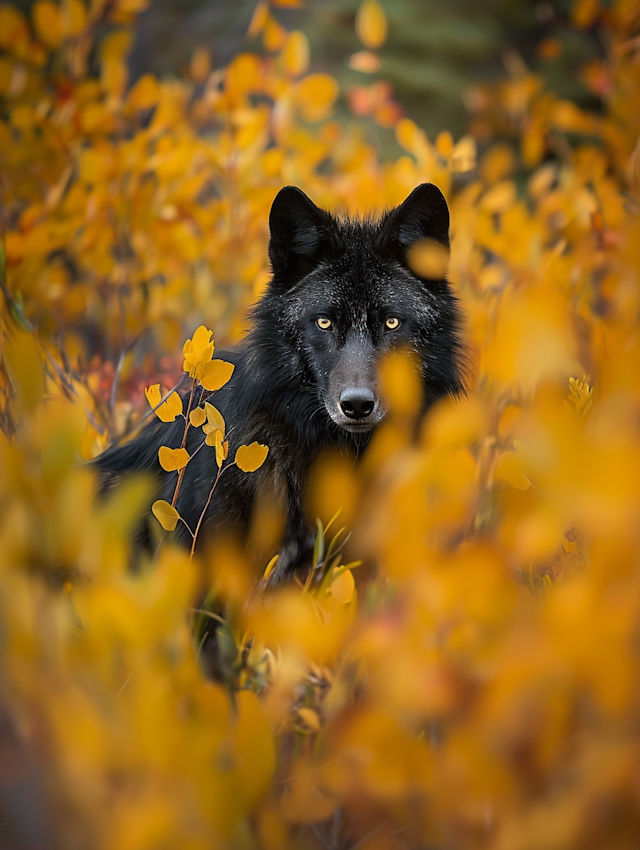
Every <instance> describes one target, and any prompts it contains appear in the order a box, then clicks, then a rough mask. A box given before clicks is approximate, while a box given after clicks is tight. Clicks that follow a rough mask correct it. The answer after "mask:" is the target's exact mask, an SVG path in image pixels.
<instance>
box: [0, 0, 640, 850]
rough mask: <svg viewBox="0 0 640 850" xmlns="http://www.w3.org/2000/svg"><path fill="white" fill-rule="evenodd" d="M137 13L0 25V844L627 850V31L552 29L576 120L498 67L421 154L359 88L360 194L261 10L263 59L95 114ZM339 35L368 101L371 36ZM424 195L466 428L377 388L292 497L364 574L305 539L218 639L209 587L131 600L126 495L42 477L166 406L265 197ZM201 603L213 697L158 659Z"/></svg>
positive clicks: (637, 449)
mask: <svg viewBox="0 0 640 850" xmlns="http://www.w3.org/2000/svg"><path fill="white" fill-rule="evenodd" d="M144 5H145V3H144V0H116V2H105V0H94V2H92V3H91V5H90V6H88V7H87V6H86V5H85V4H84V3H83V2H82V0H64V2H63V3H62V4H61V5H60V6H59V5H57V4H55V3H53V2H51V1H50V0H39V2H37V3H35V4H34V5H33V8H32V12H31V18H30V19H29V20H27V19H25V18H24V17H23V16H22V15H21V14H20V13H19V12H17V11H16V10H15V9H14V8H13V7H12V6H9V5H2V6H0V49H1V53H0V95H1V96H2V112H1V115H0V119H1V120H0V167H1V171H2V178H1V183H0V191H1V192H2V209H3V212H2V216H3V218H2V233H3V246H4V247H3V252H2V264H1V267H0V280H1V283H2V290H3V298H4V306H3V312H2V315H1V322H2V337H1V346H2V348H1V354H2V366H1V372H0V424H1V425H2V431H3V435H2V436H1V437H0V468H1V469H2V475H1V476H0V541H1V545H0V612H1V614H0V616H1V624H2V628H1V630H0V655H1V658H2V667H1V674H2V675H1V683H0V684H1V688H2V696H3V706H2V716H3V717H4V718H5V720H3V725H2V727H1V729H2V730H3V731H2V734H3V737H4V741H3V746H4V747H5V748H6V750H7V751H9V743H8V742H9V741H10V738H12V740H13V742H14V743H13V745H12V746H14V747H15V746H18V747H19V753H20V755H19V756H18V757H17V759H16V760H15V762H14V763H12V762H10V761H8V760H7V761H5V767H4V769H3V770H2V771H1V772H0V791H1V792H2V797H1V799H2V804H3V818H2V819H3V821H4V824H3V826H2V828H3V829H6V830H7V834H9V830H10V829H13V830H14V833H15V834H16V835H18V836H22V839H23V845H24V846H25V847H28V846H38V847H60V848H65V850H66V848H78V850H80V848H81V849H82V850H86V848H93V847H96V848H105V850H106V848H109V850H156V849H157V848H158V849H159V848H174V847H175V848H178V847H179V848H181V850H191V848H193V850H196V848H203V850H204V848H212V847H216V848H218V847H229V848H245V847H246V848H265V850H279V848H286V847H291V848H296V847H300V848H306V847H309V848H314V847H332V848H355V847H356V846H357V847H362V848H368V850H377V848H402V847H406V848H419V847H437V848H456V850H457V848H492V850H493V848H495V850H541V848H558V849H560V848H562V850H564V848H576V850H577V848H580V850H582V848H611V847H616V848H627V847H628V848H632V847H633V848H635V847H637V838H638V835H639V834H640V815H639V814H638V812H640V780H639V777H640V739H639V736H638V720H637V718H638V710H639V708H640V686H639V682H640V676H639V673H640V670H639V669H638V668H639V666H640V664H639V662H640V655H639V646H640V643H639V638H640V634H639V624H640V610H639V609H640V563H639V560H638V552H639V551H640V545H639V544H640V539H639V537H640V523H639V521H638V519H639V517H640V442H639V440H638V431H639V429H640V345H639V331H638V315H639V308H640V288H639V279H638V275H639V269H640V226H639V222H638V216H637V212H638V189H639V181H640V152H639V150H640V149H639V147H638V134H639V131H640V47H639V41H638V24H639V21H640V8H639V6H638V4H637V2H633V0H616V2H614V3H613V4H612V5H610V6H607V8H605V9H601V8H600V6H599V4H598V2H597V0H595V2H592V1H591V0H589V2H585V0H579V2H578V3H576V5H575V6H574V10H573V18H574V24H575V26H576V27H578V28H580V27H582V28H587V27H594V26H598V27H600V28H601V29H602V32H603V33H605V34H606V40H607V44H608V53H607V57H606V59H605V60H604V61H602V62H598V63H594V64H591V65H589V66H588V67H586V68H585V69H584V82H585V85H586V86H588V87H590V88H591V90H592V92H593V93H594V94H597V95H598V96H600V97H601V102H602V109H601V111H599V112H598V113H586V112H584V111H581V110H580V109H578V108H577V107H576V106H575V105H574V104H573V103H572V102H569V101H563V100H561V99H558V98H557V97H555V96H554V94H553V92H551V91H548V90H547V89H546V88H545V84H544V80H542V79H540V78H538V77H535V76H532V75H531V74H529V72H528V71H527V68H526V67H525V66H524V65H523V63H522V62H520V61H519V60H518V59H517V57H511V58H510V59H509V61H508V63H507V65H508V67H507V75H506V77H505V78H504V79H503V80H502V81H501V82H500V83H499V84H498V85H497V86H495V87H491V88H490V87H476V88H475V89H473V90H472V91H471V92H470V93H469V103H470V105H471V108H472V112H473V115H472V124H471V129H472V133H473V137H472V136H469V137H465V138H463V139H460V140H458V142H457V143H456V142H455V140H454V139H453V138H452V137H451V136H450V134H448V133H447V132H442V133H441V134H440V135H439V136H438V137H437V138H436V139H435V141H434V142H432V141H430V140H429V139H428V138H427V137H426V136H425V134H424V133H423V132H422V131H421V130H420V128H418V127H417V126H415V125H414V124H413V123H412V122H411V121H409V120H408V119H403V118H402V112H401V109H400V107H399V106H398V104H397V103H395V101H394V100H393V98H392V94H391V92H390V90H389V88H388V87H387V86H385V84H384V81H381V80H377V79H375V78H374V82H372V83H368V84H363V85H362V86H360V87H358V88H357V89H356V90H351V91H350V92H347V93H345V94H346V97H347V99H348V102H349V103H350V105H351V108H352V110H353V111H354V113H355V114H356V115H357V116H358V120H360V121H369V122H371V121H373V122H377V123H378V124H380V125H381V126H384V127H393V128H394V129H395V133H396V136H397V139H398V142H399V144H400V145H401V147H402V148H403V149H404V150H405V151H406V154H405V155H403V156H401V157H400V158H399V159H398V160H397V161H394V162H380V161H379V160H378V157H377V155H376V153H375V151H374V150H373V149H371V148H370V147H368V146H367V144H365V142H364V141H363V139H364V134H363V132H362V129H361V126H362V125H361V124H360V125H359V124H358V123H357V121H354V123H353V124H352V125H351V126H349V127H343V126H341V125H339V124H337V123H334V122H333V121H332V120H331V109H332V106H333V104H334V101H335V100H336V98H337V97H338V95H339V92H338V87H337V85H336V83H335V82H334V80H333V79H332V78H330V77H328V76H326V75H322V74H312V75H308V74H307V63H308V50H307V43H306V40H305V37H304V35H303V34H301V33H299V32H292V33H287V32H286V31H285V30H283V29H282V27H281V26H280V25H279V24H278V22H277V20H276V18H275V17H274V16H273V10H272V9H271V7H270V6H269V4H267V3H266V2H260V3H259V4H258V6H257V9H256V14H255V16H254V19H253V21H252V25H251V26H252V33H253V34H254V35H259V36H261V37H262V39H263V43H264V52H263V54H261V55H254V54H243V55H240V56H238V57H236V58H235V59H234V60H233V61H232V62H231V64H230V65H229V66H228V67H226V68H222V69H212V68H211V65H210V59H209V56H208V55H207V54H206V52H204V51H198V52H196V53H195V54H194V56H193V60H192V63H191V79H190V80H176V79H172V80H166V81H160V80H158V79H155V78H154V77H152V76H144V77H142V78H141V79H140V80H138V82H137V83H136V84H135V86H133V88H129V87H128V85H127V64H126V56H127V50H128V49H129V46H130V43H131V27H132V25H133V24H134V19H135V14H136V12H138V11H140V9H141V8H142V7H143V6H144ZM273 5H274V6H276V5H286V4H285V3H284V2H281V3H280V4H278V3H276V2H275V0H274V2H273ZM358 34H359V37H360V38H361V40H362V42H363V51H362V52H361V54H359V55H358V58H357V59H355V60H354V59H353V57H352V62H355V63H356V64H359V65H360V67H361V68H363V69H365V70H367V71H368V70H372V71H373V73H374V74H375V67H376V61H375V60H376V53H375V51H376V49H377V48H378V47H379V46H380V44H381V43H382V41H383V40H384V38H385V27H384V18H383V17H381V16H380V14H379V9H378V7H377V4H375V3H371V2H365V3H363V6H362V7H361V13H360V15H359V19H358ZM363 73H364V70H363ZM363 79H366V77H363ZM476 140H477V141H479V142H481V144H482V150H483V153H482V156H481V157H480V160H479V162H477V163H476ZM424 180H430V181H432V182H435V183H437V184H438V185H439V186H440V187H441V188H442V190H443V191H444V192H445V194H446V195H447V197H448V199H449V202H450V205H451V208H452V216H453V237H454V238H453V248H452V258H451V265H450V277H451V280H452V281H453V283H454V285H455V286H456V289H457V291H458V293H459V295H460V298H461V299H462V302H463V305H464V308H465V311H466V314H467V318H468V333H469V339H470V358H469V363H470V365H469V384H470V392H469V398H468V399H467V400H466V401H464V402H447V403H443V404H441V405H440V406H439V407H438V408H437V409H436V410H434V411H433V413H432V415H430V416H429V417H428V419H427V421H426V422H425V423H424V425H423V428H422V432H421V436H420V439H419V441H418V444H417V445H416V444H414V443H412V442H411V441H410V440H409V434H410V433H411V430H412V425H411V406H410V405H409V406H407V405H406V404H404V401H405V400H406V398H407V397H408V396H409V397H410V395H411V381H410V374H406V373H405V372H406V370H404V369H403V366H402V364H401V363H400V364H394V363H392V364H389V370H388V373H387V374H385V375H384V376H383V377H384V381H385V382H386V384H387V386H388V388H389V390H388V391H389V396H390V400H391V405H392V411H391V414H390V417H389V420H388V423H387V424H386V425H385V426H384V428H382V429H381V430H380V431H379V432H378V433H377V434H376V436H375V440H374V443H373V445H372V447H371V451H370V452H369V453H368V454H367V457H366V462H365V464H364V465H363V468H362V469H361V470H360V471H359V472H358V474H357V476H356V473H355V472H354V470H353V467H351V466H348V465H347V466H345V467H342V466H341V467H328V468H327V469H326V470H324V471H323V472H322V474H321V475H320V483H319V484H318V488H317V493H316V499H315V506H316V509H317V513H318V515H319V517H320V520H321V521H322V522H323V523H324V524H325V526H326V525H327V524H328V522H329V519H330V518H331V516H332V514H333V513H334V511H335V508H336V506H340V507H342V511H343V513H342V516H343V517H347V518H348V519H349V521H350V523H351V525H352V528H353V531H354V536H353V538H352V547H351V548H352V549H353V550H356V551H357V552H359V553H361V554H362V556H363V557H364V558H365V559H367V560H368V561H370V562H377V563H378V564H379V565H380V571H379V574H378V576H377V578H374V579H372V578H368V579H367V578H362V579H358V576H357V573H358V570H357V569H353V570H352V568H351V567H352V565H346V566H347V567H348V568H347V569H344V566H345V565H343V564H342V561H341V550H340V547H339V545H338V547H337V550H336V549H335V548H334V549H333V551H329V547H330V546H331V541H332V538H333V536H334V533H335V531H336V530H337V525H335V524H334V526H332V528H331V529H329V530H328V531H327V532H326V534H325V535H319V539H318V546H317V552H316V555H317V561H318V562H319V563H320V564H323V565H324V566H323V567H321V570H322V571H323V574H324V576H325V579H324V581H323V583H322V585H320V586H318V585H313V586H309V587H307V588H305V589H301V588H300V587H297V586H295V587H292V588H289V589H286V590H284V591H282V592H281V593H280V594H278V595H275V596H273V597H271V598H269V599H268V600H266V601H265V602H264V603H262V604H255V605H254V606H252V607H249V608H247V607H246V605H245V602H246V596H247V594H248V593H249V592H250V585H251V582H252V580H253V578H250V579H249V581H248V582H247V577H246V575H245V574H244V572H243V569H244V566H243V564H242V563H241V562H240V561H238V559H237V558H236V557H235V556H234V555H233V553H229V556H228V560H227V561H226V562H225V564H224V569H223V570H222V572H220V569H219V567H218V570H217V572H216V574H215V575H213V574H211V572H210V570H211V568H210V565H209V564H208V563H205V562H203V561H199V560H198V559H197V558H196V559H193V560H190V559H189V557H188V554H185V553H183V552H181V551H177V550H174V549H172V548H171V547H170V546H165V547H164V548H163V549H162V550H161V551H160V553H159V555H158V557H157V559H156V561H155V563H154V564H153V566H152V567H149V568H145V569H143V570H142V571H141V572H138V573H135V574H134V573H132V572H131V571H130V570H129V568H128V565H129V554H130V553H129V543H128V536H129V533H130V531H131V528H132V527H133V525H134V524H135V521H136V517H137V516H138V515H139V511H140V505H142V504H144V502H145V499H146V498H147V485H146V482H144V481H136V480H132V481H130V482H126V483H125V484H124V485H122V486H121V487H120V488H119V489H118V490H116V491H115V492H114V493H113V494H112V496H111V497H110V498H109V499H108V500H107V501H106V502H104V503H101V504H96V502H95V481H94V480H93V478H92V476H91V475H90V473H89V472H88V471H87V470H85V469H83V468H81V467H80V468H79V467H78V460H79V458H80V457H85V458H86V457H90V456H92V455H94V454H95V453H96V452H97V451H98V450H99V449H100V448H102V447H103V446H104V445H105V444H106V443H107V441H108V440H109V439H112V438H114V437H116V436H118V435H120V434H121V433H122V432H123V431H125V430H126V429H127V428H128V427H130V425H131V423H132V422H133V421H134V420H135V414H136V410H139V409H140V402H141V398H142V396H143V393H142V388H143V387H144V386H145V385H147V384H151V383H154V381H156V380H161V381H162V384H163V389H165V390H166V389H169V388H170V387H171V386H172V385H173V383H175V381H176V379H177V377H178V376H179V374H180V366H181V358H180V360H178V359H176V355H178V354H179V352H180V350H181V347H182V341H183V338H185V337H186V336H189V335H190V334H191V332H192V331H193V329H194V328H195V327H196V326H197V325H199V324H201V323H202V322H204V323H205V324H206V325H207V326H209V327H211V326H213V327H215V329H216V333H217V336H218V337H219V338H227V339H231V338H233V337H234V336H235V335H237V333H238V332H239V330H240V329H241V327H242V322H243V321H244V311H245V309H246V307H247V306H248V305H249V304H250V303H251V302H252V301H253V300H255V298H257V297H258V296H259V295H260V293H261V292H262V291H263V288H264V286H265V284H266V281H267V279H268V270H267V267H266V238H267V233H266V223H267V216H268V209H269V205H270V203H271V200H272V198H273V196H274V195H275V193H276V191H277V190H278V189H279V188H280V187H281V186H282V185H284V184H287V183H294V184H297V185H300V186H301V187H302V188H303V189H304V190H305V191H306V192H308V193H309V194H310V195H311V197H312V198H313V199H314V200H315V201H317V202H318V203H319V204H321V205H327V206H330V207H343V208H346V209H348V210H350V211H353V212H363V211H368V210H381V209H382V208H384V207H385V206H389V205H393V204H396V203H398V202H399V201H401V200H402V199H403V198H404V197H405V196H406V195H407V194H408V193H409V191H411V189H413V187H414V186H415V185H416V184H418V183H419V182H421V181H424ZM5 259H6V263H5ZM5 265H6V268H5ZM409 372H410V370H409ZM337 523H340V519H338V520H337ZM340 539H342V538H340ZM337 542H338V543H339V540H338V541H337ZM354 576H355V578H356V581H355V582H354V580H353V579H354ZM214 582H215V583H216V587H217V592H218V594H219V596H220V597H222V598H224V601H225V602H226V605H227V619H226V622H225V623H224V626H223V627H222V629H221V637H220V645H221V653H222V656H223V660H224V664H225V676H224V685H219V684H213V683H211V682H208V681H206V680H205V679H204V677H203V675H202V673H201V671H200V669H199V665H198V658H197V649H198V648H197V647H196V646H194V642H193V639H192V626H193V622H194V619H195V620H197V618H198V617H206V616H209V615H208V614H207V613H206V612H204V613H203V612H200V613H198V612H195V613H194V612H193V611H192V610H191V609H192V606H193V605H194V604H195V599H196V596H197V593H198V590H199V589H200V588H202V587H203V586H205V587H206V586H210V585H211V584H212V583H214ZM356 585H357V588H356ZM0 719H1V718H0ZM16 846H18V845H16Z"/></svg>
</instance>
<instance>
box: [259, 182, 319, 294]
mask: <svg viewBox="0 0 640 850" xmlns="http://www.w3.org/2000/svg"><path fill="white" fill-rule="evenodd" d="M269 229H270V230H271V239H270V240H269V259H270V260H271V267H272V269H273V285H274V286H276V287H278V286H279V287H282V288H285V289H286V288H289V287H290V286H293V285H294V284H295V283H297V282H298V281H299V280H300V279H301V278H303V277H304V276H305V275H307V274H309V272H310V271H313V269H314V268H315V267H316V266H317V265H318V263H319V262H320V260H321V259H322V258H323V257H325V256H326V255H327V254H328V252H329V250H330V247H331V242H332V235H333V231H334V227H333V219H332V218H331V216H330V215H329V213H327V212H325V211H324V210H321V209H320V207H317V206H316V205H315V204H314V203H313V201H312V200H310V198H308V197H307V196H306V195H305V193H304V192H302V191H301V190H300V189H298V188H296V187H295V186H285V187H284V189H281V190H280V191H279V192H278V194H277V195H276V197H275V200H274V202H273V204H272V206H271V212H270V214H269Z"/></svg>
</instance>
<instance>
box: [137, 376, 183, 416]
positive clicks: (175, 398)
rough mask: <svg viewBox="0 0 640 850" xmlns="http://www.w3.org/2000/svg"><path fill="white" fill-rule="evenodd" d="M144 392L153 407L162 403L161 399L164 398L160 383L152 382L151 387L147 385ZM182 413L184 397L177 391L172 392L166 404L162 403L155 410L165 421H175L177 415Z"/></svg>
mask: <svg viewBox="0 0 640 850" xmlns="http://www.w3.org/2000/svg"><path fill="white" fill-rule="evenodd" d="M144 394H145V395H146V397H147V401H148V402H149V404H150V405H151V407H156V405H158V404H160V399H161V398H162V395H161V394H160V384H152V385H151V386H150V387H147V388H146V389H145V391H144ZM181 413H182V399H181V398H180V396H179V395H178V393H176V392H173V393H171V395H170V396H169V398H168V399H167V400H166V401H165V402H164V404H160V407H158V408H157V410H156V411H155V414H156V416H157V417H158V419H161V420H162V421H163V422H173V421H174V420H175V418H176V416H180V414H181Z"/></svg>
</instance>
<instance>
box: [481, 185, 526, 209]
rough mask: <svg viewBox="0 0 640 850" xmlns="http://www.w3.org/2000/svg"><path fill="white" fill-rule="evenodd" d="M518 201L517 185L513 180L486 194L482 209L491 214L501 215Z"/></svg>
mask: <svg viewBox="0 0 640 850" xmlns="http://www.w3.org/2000/svg"><path fill="white" fill-rule="evenodd" d="M517 200H518V195H517V192H516V184H515V183H514V182H513V181H512V180H503V181H502V182H500V183H496V185H495V186H492V187H491V189H489V190H488V191H487V192H485V194H484V195H483V196H482V198H481V200H480V207H481V208H482V209H483V210H486V211H487V212H489V213H499V212H504V211H505V210H507V209H509V207H512V206H513V205H514V204H515V203H516V201H517Z"/></svg>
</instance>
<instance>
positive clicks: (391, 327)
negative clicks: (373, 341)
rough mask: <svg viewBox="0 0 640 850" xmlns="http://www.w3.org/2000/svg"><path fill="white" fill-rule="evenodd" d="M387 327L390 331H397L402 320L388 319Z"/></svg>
mask: <svg viewBox="0 0 640 850" xmlns="http://www.w3.org/2000/svg"><path fill="white" fill-rule="evenodd" d="M385 325H386V326H387V327H388V328H389V330H390V331H395V330H396V329H397V328H398V327H399V326H400V319H396V318H393V319H387V321H386V322H385Z"/></svg>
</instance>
